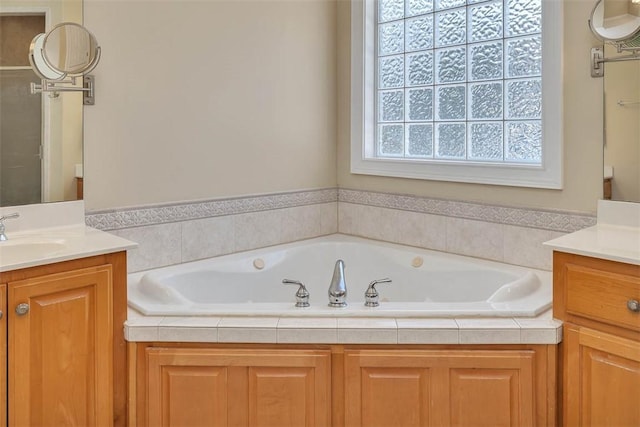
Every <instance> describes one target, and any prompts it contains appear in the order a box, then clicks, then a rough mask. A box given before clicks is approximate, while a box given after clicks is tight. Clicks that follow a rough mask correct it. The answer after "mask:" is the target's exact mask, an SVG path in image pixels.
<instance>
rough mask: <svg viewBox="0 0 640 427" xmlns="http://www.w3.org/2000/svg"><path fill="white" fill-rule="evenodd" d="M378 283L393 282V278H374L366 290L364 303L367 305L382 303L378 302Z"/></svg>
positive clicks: (372, 305) (375, 305)
mask: <svg viewBox="0 0 640 427" xmlns="http://www.w3.org/2000/svg"><path fill="white" fill-rule="evenodd" d="M378 283H391V279H389V278H387V279H378V280H374V281H373V282H371V283H369V287H368V288H367V290H366V292H365V293H364V305H365V306H367V307H377V306H379V305H380V303H379V302H378V296H379V295H380V294H378V290H377V289H376V285H377V284H378Z"/></svg>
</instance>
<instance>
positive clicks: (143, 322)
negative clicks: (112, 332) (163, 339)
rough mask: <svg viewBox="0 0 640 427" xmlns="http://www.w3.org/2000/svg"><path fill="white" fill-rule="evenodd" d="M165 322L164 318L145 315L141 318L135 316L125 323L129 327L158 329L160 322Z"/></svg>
mask: <svg viewBox="0 0 640 427" xmlns="http://www.w3.org/2000/svg"><path fill="white" fill-rule="evenodd" d="M163 320H164V316H145V315H142V314H141V315H139V316H133V317H130V318H128V319H127V320H126V321H125V322H124V323H125V325H127V326H146V327H149V326H154V327H158V326H159V325H160V322H162V321H163Z"/></svg>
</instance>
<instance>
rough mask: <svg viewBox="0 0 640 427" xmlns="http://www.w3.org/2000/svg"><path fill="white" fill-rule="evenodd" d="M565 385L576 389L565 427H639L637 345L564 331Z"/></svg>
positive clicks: (582, 330)
mask: <svg viewBox="0 0 640 427" xmlns="http://www.w3.org/2000/svg"><path fill="white" fill-rule="evenodd" d="M567 334H568V335H569V336H568V339H567V352H568V353H570V355H569V356H568V357H571V356H572V355H573V360H575V361H576V362H577V363H573V364H571V365H568V372H567V382H568V386H570V387H571V386H573V387H578V388H579V389H580V393H572V394H571V395H570V397H569V402H568V408H567V420H566V421H567V424H568V425H582V426H594V427H595V426H617V427H623V426H638V425H640V403H639V402H640V343H638V342H634V341H631V340H627V339H624V338H619V337H616V336H613V335H609V334H605V333H602V332H598V331H594V330H590V329H587V328H580V329H575V328H568V330H567Z"/></svg>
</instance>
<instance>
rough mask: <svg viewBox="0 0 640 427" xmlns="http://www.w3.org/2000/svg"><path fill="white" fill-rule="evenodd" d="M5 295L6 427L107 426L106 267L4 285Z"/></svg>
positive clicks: (109, 343) (109, 326)
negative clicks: (7, 410)
mask: <svg viewBox="0 0 640 427" xmlns="http://www.w3.org/2000/svg"><path fill="white" fill-rule="evenodd" d="M8 293H9V296H8V301H9V307H8V308H9V309H8V317H9V320H8V322H9V329H8V332H9V361H8V371H9V372H8V374H9V395H10V396H11V400H10V402H9V425H15V426H27V425H41V426H42V425H50V426H62V425H66V426H109V425H113V375H112V365H113V320H112V307H111V304H112V303H111V294H112V268H111V266H110V265H104V266H100V267H90V268H84V269H80V270H74V271H69V272H64V273H58V274H51V275H47V276H42V277H36V278H31V279H26V280H21V281H16V282H11V283H9V290H8ZM21 304H23V305H21ZM18 307H19V308H20V309H22V311H21V313H22V314H19V313H18V312H17V311H16V308H18Z"/></svg>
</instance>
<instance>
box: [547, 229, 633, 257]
mask: <svg viewBox="0 0 640 427" xmlns="http://www.w3.org/2000/svg"><path fill="white" fill-rule="evenodd" d="M545 245H546V246H549V247H551V248H553V250H556V251H560V252H567V253H571V254H576V255H584V256H589V257H594V258H601V259H607V260H610V261H618V262H624V263H627V264H635V265H640V228H638V227H627V226H620V225H610V224H598V225H594V226H593V227H589V228H585V229H583V230H580V231H576V232H575V233H571V234H567V235H565V236H562V237H558V238H557V239H553V240H550V241H548V242H545Z"/></svg>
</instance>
